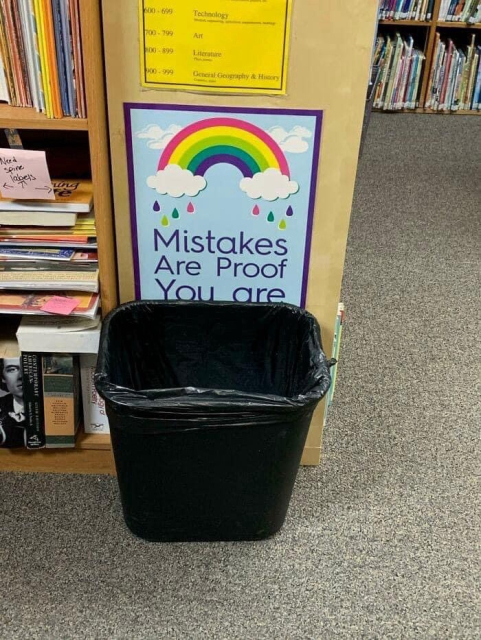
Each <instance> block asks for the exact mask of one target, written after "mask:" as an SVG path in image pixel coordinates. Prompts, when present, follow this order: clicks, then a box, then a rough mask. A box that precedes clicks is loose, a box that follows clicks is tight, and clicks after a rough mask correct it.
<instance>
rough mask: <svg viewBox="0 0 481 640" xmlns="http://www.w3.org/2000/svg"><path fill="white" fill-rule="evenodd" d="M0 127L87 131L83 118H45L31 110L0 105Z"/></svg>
mask: <svg viewBox="0 0 481 640" xmlns="http://www.w3.org/2000/svg"><path fill="white" fill-rule="evenodd" d="M0 127H1V128H2V129H4V128H9V129H10V128H14V129H45V130H46V131H88V121H87V120H86V119H84V118H47V116H46V115H45V114H44V113H38V112H37V111H35V109H33V108H27V107H11V106H10V105H9V104H0Z"/></svg>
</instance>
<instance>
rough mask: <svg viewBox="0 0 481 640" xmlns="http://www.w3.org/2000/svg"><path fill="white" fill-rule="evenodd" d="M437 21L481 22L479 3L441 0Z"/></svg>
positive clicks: (470, 0) (465, 0)
mask: <svg viewBox="0 0 481 640" xmlns="http://www.w3.org/2000/svg"><path fill="white" fill-rule="evenodd" d="M438 19H439V20H441V21H442V22H467V23H469V24H476V23H479V22H481V2H480V1H479V0H441V8H440V10H439V18H438Z"/></svg>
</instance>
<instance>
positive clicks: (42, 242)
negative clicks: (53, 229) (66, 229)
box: [0, 236, 97, 253]
mask: <svg viewBox="0 0 481 640" xmlns="http://www.w3.org/2000/svg"><path fill="white" fill-rule="evenodd" d="M0 247H18V248H23V249H25V248H27V247H30V248H33V247H38V248H44V249H54V248H60V247H61V248H62V249H75V250H77V251H78V250H79V249H83V250H85V251H86V252H87V253H92V252H94V251H96V249H97V239H96V238H88V237H84V236H67V237H62V236H54V237H52V236H37V237H35V236H33V237H32V236H16V237H13V236H5V237H1V236H0Z"/></svg>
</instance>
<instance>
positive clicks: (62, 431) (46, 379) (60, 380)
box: [42, 354, 80, 449]
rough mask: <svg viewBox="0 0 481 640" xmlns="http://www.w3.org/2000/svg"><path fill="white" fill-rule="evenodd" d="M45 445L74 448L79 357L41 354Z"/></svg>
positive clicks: (78, 389) (76, 423)
mask: <svg viewBox="0 0 481 640" xmlns="http://www.w3.org/2000/svg"><path fill="white" fill-rule="evenodd" d="M42 375H43V398H44V413H45V446H46V448H47V449H56V448H71V447H74V446H75V437H76V433H77V428H78V424H79V391H80V384H79V368H78V359H77V358H75V357H74V356H68V355H65V354H52V355H48V356H47V355H44V356H43V357H42Z"/></svg>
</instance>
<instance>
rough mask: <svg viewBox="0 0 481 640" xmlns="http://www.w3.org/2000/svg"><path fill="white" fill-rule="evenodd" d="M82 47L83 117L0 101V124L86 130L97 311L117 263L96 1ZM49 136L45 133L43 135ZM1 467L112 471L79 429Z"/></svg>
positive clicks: (106, 447)
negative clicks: (73, 439) (70, 442)
mask: <svg viewBox="0 0 481 640" xmlns="http://www.w3.org/2000/svg"><path fill="white" fill-rule="evenodd" d="M80 19H81V27H82V48H83V57H84V64H85V70H86V73H85V89H86V96H87V109H88V119H81V118H60V119H49V118H47V117H46V116H45V115H44V114H42V113H37V112H36V111H35V109H30V108H23V107H11V106H9V105H6V104H1V105H0V126H1V127H2V128H14V129H19V130H20V135H21V131H22V129H40V130H45V131H46V132H48V131H53V130H56V131H58V130H60V131H87V132H88V140H89V148H90V164H91V169H92V183H93V190H94V200H95V222H96V227H97V243H98V256H99V278H100V292H101V300H102V313H103V315H105V314H106V313H108V312H109V311H110V310H112V309H113V308H114V307H116V306H117V304H118V287H117V266H116V255H115V244H114V242H115V241H114V222H113V211H112V196H111V179H110V158H109V144H108V131H107V108H106V97H105V85H104V65H103V51H102V27H101V9H100V0H82V1H81V2H80ZM46 135H48V133H46ZM0 471H32V472H33V471H37V472H44V473H46V472H59V473H113V472H114V465H113V458H112V452H111V447H110V437H109V436H108V435H107V436H106V435H95V434H94V435H88V434H87V435H86V434H84V433H80V434H79V436H78V438H77V445H76V447H75V449H49V450H46V449H43V450H40V451H27V450H26V449H17V450H15V449H14V450H8V449H0Z"/></svg>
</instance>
